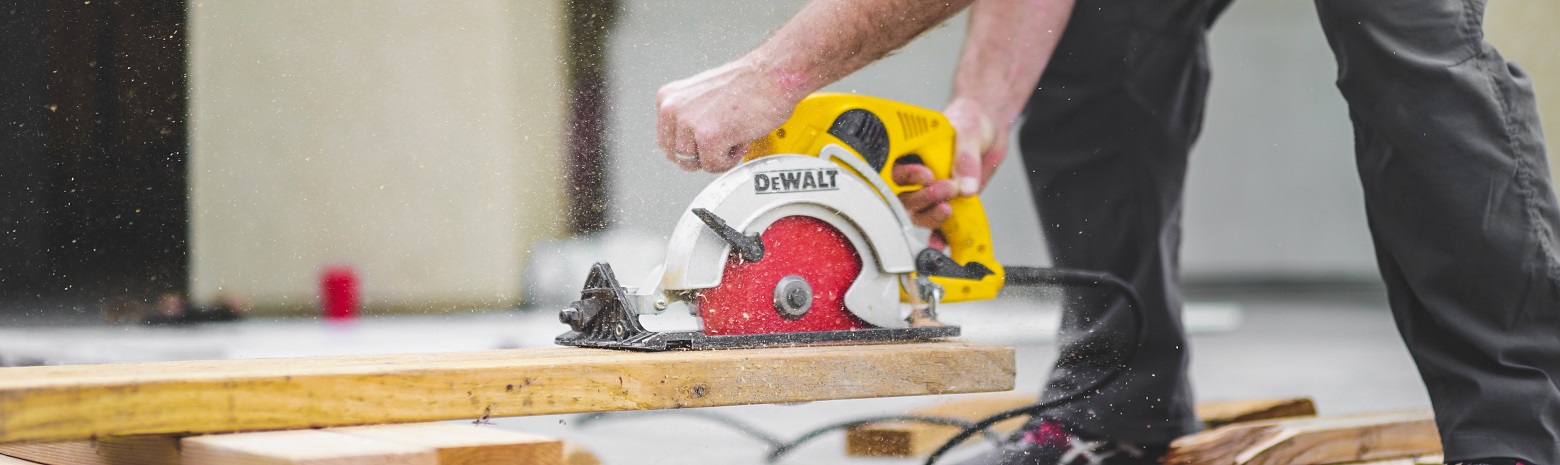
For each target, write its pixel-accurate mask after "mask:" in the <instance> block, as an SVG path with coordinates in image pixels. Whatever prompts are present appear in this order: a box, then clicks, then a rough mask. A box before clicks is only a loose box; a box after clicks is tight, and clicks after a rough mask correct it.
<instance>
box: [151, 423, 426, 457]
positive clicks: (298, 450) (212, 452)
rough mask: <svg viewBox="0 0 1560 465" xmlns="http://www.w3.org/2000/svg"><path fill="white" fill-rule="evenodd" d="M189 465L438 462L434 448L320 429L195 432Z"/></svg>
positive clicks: (187, 446)
mask: <svg viewBox="0 0 1560 465" xmlns="http://www.w3.org/2000/svg"><path fill="white" fill-rule="evenodd" d="M180 442H181V445H182V447H183V449H184V465H377V464H383V465H438V463H439V457H438V453H437V452H435V451H434V450H433V449H428V448H422V447H414V446H407V445H401V444H394V443H388V442H383V441H376V440H373V439H366V438H360V437H355V436H348V435H345V434H336V433H329V432H325V431H317V430H298V431H272V432H265V433H240V434H219V435H213V436H193V437H188V438H184V439H183V440H181V441H180Z"/></svg>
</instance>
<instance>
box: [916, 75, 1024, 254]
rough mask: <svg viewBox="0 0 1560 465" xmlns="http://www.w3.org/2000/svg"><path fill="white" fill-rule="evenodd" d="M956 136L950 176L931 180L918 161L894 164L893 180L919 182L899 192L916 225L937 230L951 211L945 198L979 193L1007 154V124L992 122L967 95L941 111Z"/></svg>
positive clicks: (987, 111) (982, 109) (984, 109)
mask: <svg viewBox="0 0 1560 465" xmlns="http://www.w3.org/2000/svg"><path fill="white" fill-rule="evenodd" d="M943 116H946V117H948V122H949V124H952V125H953V130H954V132H955V133H956V134H957V135H958V139H957V141H956V143H955V145H954V155H953V176H952V177H951V178H950V179H943V180H933V179H932V170H930V169H928V168H927V167H926V166H923V165H918V164H900V165H896V166H894V173H893V176H894V182H895V183H898V184H899V185H902V186H908V185H921V186H923V187H922V188H921V190H918V191H914V192H906V193H904V194H900V195H899V202H900V203H902V204H904V205H905V210H907V211H909V213H910V222H912V223H915V225H916V226H920V227H923V228H929V229H937V228H938V227H940V226H942V224H943V222H944V221H947V220H948V217H949V216H951V215H952V214H953V207H951V206H949V205H948V201H949V200H952V199H953V198H954V197H956V196H971V195H975V194H978V193H980V190H981V189H982V188H984V187H985V185H986V182H987V181H988V180H990V179H991V174H992V173H993V172H995V171H996V169H997V165H1000V164H1002V159H1003V158H1004V157H1006V156H1007V148H1008V142H1007V139H1008V137H1007V132H1008V125H1006V124H1003V125H994V124H992V116H991V115H990V111H989V110H987V109H986V108H985V107H984V106H983V105H981V104H979V103H977V102H975V101H974V100H971V99H967V98H955V99H954V100H953V101H952V102H949V103H948V107H947V108H946V109H944V110H943Z"/></svg>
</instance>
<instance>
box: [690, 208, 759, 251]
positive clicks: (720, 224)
mask: <svg viewBox="0 0 1560 465" xmlns="http://www.w3.org/2000/svg"><path fill="white" fill-rule="evenodd" d="M693 214H694V215H695V216H698V217H699V220H701V221H703V222H704V224H705V225H706V226H709V227H710V231H714V232H715V234H716V235H718V236H720V239H721V240H723V241H726V243H727V244H731V250H732V251H733V252H736V253H737V254H738V255H741V256H742V259H743V260H747V261H749V262H756V261H759V260H762V259H763V258H764V241H763V240H762V239H760V238H759V236H758V233H753V234H748V235H743V234H742V233H741V232H739V231H737V230H735V229H732V228H731V225H728V224H726V220H723V219H720V217H719V216H715V214H714V213H710V211H709V210H706V209H703V208H695V209H693Z"/></svg>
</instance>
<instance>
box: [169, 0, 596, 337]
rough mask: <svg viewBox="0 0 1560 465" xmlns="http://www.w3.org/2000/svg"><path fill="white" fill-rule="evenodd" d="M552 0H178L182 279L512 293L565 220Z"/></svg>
mask: <svg viewBox="0 0 1560 465" xmlns="http://www.w3.org/2000/svg"><path fill="white" fill-rule="evenodd" d="M562 14H563V11H562V2H552V1H540V0H470V1H460V2H430V1H420V0H419V1H414V0H340V1H305V0H266V1H241V0H195V1H192V2H191V3H190V87H191V98H190V124H191V135H192V143H191V145H192V152H193V153H192V156H191V161H190V170H191V171H190V195H191V215H190V217H191V241H192V244H191V283H190V284H191V285H190V288H191V291H192V293H193V294H194V296H195V298H197V299H210V298H211V296H212V295H214V294H215V293H217V292H219V291H222V290H229V291H233V292H237V293H241V294H247V295H251V296H253V297H254V299H255V301H256V304H257V306H258V307H260V308H262V309H265V308H278V307H292V308H305V307H308V306H313V305H314V302H315V299H316V296H315V294H316V291H315V289H316V286H317V284H316V282H317V279H318V274H319V270H320V269H321V267H322V266H325V265H329V264H336V263H348V264H351V265H353V266H354V267H355V268H356V269H357V270H358V273H359V276H360V280H361V282H362V289H363V295H364V297H365V300H366V304H367V306H368V307H370V308H372V307H414V308H415V307H440V306H484V305H496V304H508V303H515V302H517V301H518V300H519V290H520V287H521V285H520V274H521V266H522V264H523V263H525V258H526V257H525V256H526V253H527V247H528V245H529V244H530V243H532V241H534V240H535V239H536V238H538V237H539V236H542V235H545V234H552V233H553V232H555V230H556V229H557V225H558V224H560V222H559V219H558V216H559V215H561V214H562V209H560V208H558V205H559V204H560V202H561V184H560V181H559V179H560V177H561V174H560V173H561V172H562V171H561V163H562V160H563V159H564V157H563V156H562V154H563V152H564V151H563V135H562V127H563V123H564V118H565V116H566V115H565V106H564V102H565V99H564V95H563V92H562V90H561V85H562V80H563V69H562V60H561V57H562V50H563V45H564V44H563V38H562V36H563V34H564V30H563V26H562V25H563V21H562Z"/></svg>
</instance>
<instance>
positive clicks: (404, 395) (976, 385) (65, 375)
mask: <svg viewBox="0 0 1560 465" xmlns="http://www.w3.org/2000/svg"><path fill="white" fill-rule="evenodd" d="M1013 373H1014V365H1013V349H1012V348H1011V347H998V346H990V345H982V344H974V343H968V342H960V341H939V342H925V343H913V344H881V345H854V346H830V347H792V348H770V349H749V350H726V351H674V352H655V353H639V352H627V351H612V350H596V349H579V348H551V349H516V350H494V351H481V352H463V353H438V354H398V355H379V356H351V357H309V358H296V359H261V360H221V361H197V362H159V363H138V364H119V365H78V366H55V367H21V368H0V443H5V442H17V441H61V440H71V439H87V438H91V437H104V436H112V435H132V434H170V433H183V434H192V433H193V434H198V433H220V432H233V431H261V430H276V429H292V428H306V427H328V426H352V425H365V424H384V423H411V422H424V421H436V420H451V419H471V418H481V417H486V416H492V417H502V416H515V415H540V414H557V413H578V412H600V411H613V410H650V409H668V408H684V407H711V406H719V405H739V404H759V403H785V402H804V401H815V400H826V399H855V398H868V397H888V396H909V395H925V394H952V393H965V392H989V391H1005V390H1011V389H1012V388H1013ZM776 386H784V388H783V389H777V388H776Z"/></svg>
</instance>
